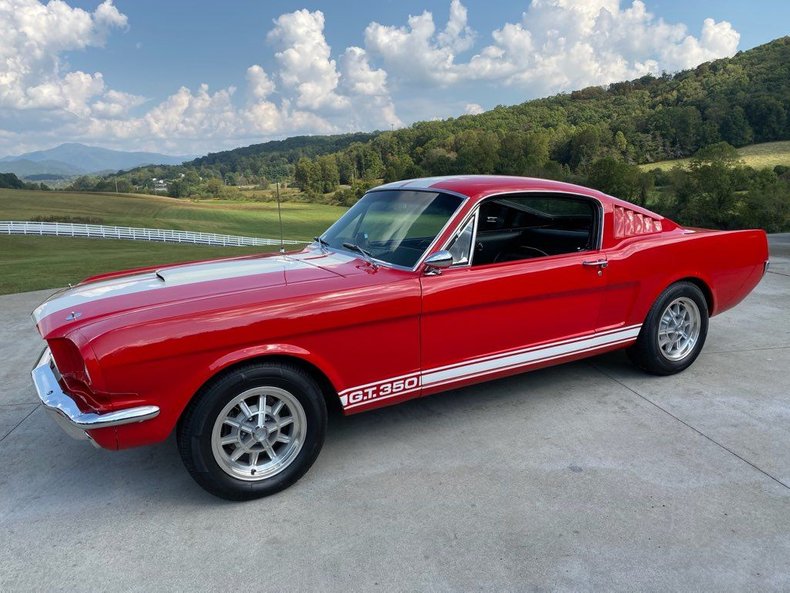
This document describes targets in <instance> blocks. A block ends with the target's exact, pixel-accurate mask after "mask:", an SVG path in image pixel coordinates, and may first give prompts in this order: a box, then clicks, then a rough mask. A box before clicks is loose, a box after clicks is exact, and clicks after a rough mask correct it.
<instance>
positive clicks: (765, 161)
mask: <svg viewBox="0 0 790 593" xmlns="http://www.w3.org/2000/svg"><path fill="white" fill-rule="evenodd" d="M738 156H739V157H740V160H741V162H743V164H744V165H747V166H749V167H754V168H755V169H764V168H771V169H773V168H774V167H775V166H776V165H785V166H788V167H790V141H785V142H765V143H763V144H752V145H750V146H744V147H743V148H739V149H738ZM690 161H691V159H676V160H673V161H659V162H656V163H647V164H644V165H639V166H640V168H641V169H642V170H643V171H650V170H652V169H662V170H664V171H668V170H669V169H672V168H673V167H675V166H680V167H683V168H685V167H688V164H689V162H690Z"/></svg>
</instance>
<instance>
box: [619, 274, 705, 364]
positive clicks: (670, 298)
mask: <svg viewBox="0 0 790 593" xmlns="http://www.w3.org/2000/svg"><path fill="white" fill-rule="evenodd" d="M677 303H680V306H682V307H683V308H684V309H688V313H689V315H690V316H691V317H693V315H694V307H693V306H692V305H691V303H693V304H694V305H696V308H697V312H698V314H699V320H698V332H699V333H698V335H697V337H696V340H695V341H694V343H693V345H689V346H687V350H681V351H679V352H677V353H675V354H671V353H670V354H668V353H667V352H666V351H665V350H664V349H662V347H661V346H660V345H659V331H660V327H661V319H662V316H663V315H664V314H665V312H667V309H668V307H669V306H670V305H673V304H674V305H675V306H677ZM670 316H671V315H670ZM707 335H708V304H707V301H706V300H705V295H703V294H702V291H701V290H700V289H699V287H698V286H697V285H695V284H692V283H691V282H677V283H675V284H673V285H671V286H670V287H668V288H667V289H666V290H664V292H662V293H661V295H659V297H658V299H656V302H655V303H653V306H652V307H651V308H650V311H649V312H648V314H647V317H646V318H645V322H644V324H643V325H642V329H641V330H640V332H639V336H638V338H637V340H636V343H635V344H634V345H633V346H631V347H630V348H628V349H627V351H626V352H627V354H628V357H629V358H630V359H631V362H633V363H634V364H635V365H636V366H638V367H639V368H641V369H643V370H645V371H647V372H648V373H652V374H654V375H672V374H674V373H679V372H680V371H682V370H685V369H687V368H688V367H689V366H691V364H692V363H693V362H694V361H695V360H696V358H697V356H699V353H700V352H701V351H702V347H703V345H704V344H705V338H706V337H707Z"/></svg>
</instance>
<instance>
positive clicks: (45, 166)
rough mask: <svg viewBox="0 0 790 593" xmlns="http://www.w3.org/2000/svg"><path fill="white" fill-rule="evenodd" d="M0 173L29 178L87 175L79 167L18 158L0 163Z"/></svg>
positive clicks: (49, 161) (59, 162)
mask: <svg viewBox="0 0 790 593" xmlns="http://www.w3.org/2000/svg"><path fill="white" fill-rule="evenodd" d="M0 173H14V174H15V175H16V176H17V177H30V176H32V175H36V176H38V175H47V176H51V177H53V178H54V177H64V176H65V177H73V176H74V175H84V174H85V173H87V171H85V170H84V169H81V168H79V167H72V166H71V165H69V164H67V163H64V162H62V161H53V160H49V159H47V160H44V161H31V160H30V159H23V158H20V159H18V160H15V161H0Z"/></svg>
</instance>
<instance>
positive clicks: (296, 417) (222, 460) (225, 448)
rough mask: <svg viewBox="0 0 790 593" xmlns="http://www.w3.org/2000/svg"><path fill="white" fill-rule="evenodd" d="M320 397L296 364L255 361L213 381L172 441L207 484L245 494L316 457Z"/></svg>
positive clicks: (284, 479)
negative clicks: (175, 439)
mask: <svg viewBox="0 0 790 593" xmlns="http://www.w3.org/2000/svg"><path fill="white" fill-rule="evenodd" d="M326 417H327V413H326V404H325V401H324V398H323V396H322V394H321V390H320V388H319V387H318V385H317V384H316V382H315V380H314V379H313V378H312V377H311V376H310V375H309V374H307V373H305V372H304V371H303V370H302V369H300V368H298V367H295V366H292V365H288V364H281V363H259V364H252V365H249V366H245V367H242V368H238V369H235V370H233V371H231V372H230V373H228V374H227V375H225V376H224V377H222V378H221V379H220V380H218V381H216V382H215V383H214V384H212V385H211V386H210V387H209V388H208V389H206V390H205V391H204V392H203V393H201V394H199V395H198V396H197V399H196V400H195V401H194V402H193V404H192V405H190V406H189V408H188V409H187V410H186V412H185V413H184V416H183V418H182V420H181V422H180V424H179V427H178V435H177V442H178V449H179V452H180V453H181V458H182V460H183V461H184V465H185V466H186V468H187V470H189V473H190V474H191V475H192V477H193V478H194V479H195V481H196V482H197V483H198V484H200V486H202V487H203V488H204V489H206V490H207V491H208V492H210V493H212V494H214V495H216V496H219V497H221V498H225V499H228V500H249V499H253V498H259V497H262V496H268V495H269V494H274V493H275V492H279V491H280V490H283V489H284V488H287V487H288V486H290V485H291V484H293V483H294V482H296V481H297V480H298V479H299V478H301V477H302V476H303V475H304V474H305V472H307V470H308V469H309V468H310V466H311V465H312V464H313V462H314V461H315V459H316V457H318V453H319V451H320V450H321V446H322V445H323V442H324V435H325V433H326Z"/></svg>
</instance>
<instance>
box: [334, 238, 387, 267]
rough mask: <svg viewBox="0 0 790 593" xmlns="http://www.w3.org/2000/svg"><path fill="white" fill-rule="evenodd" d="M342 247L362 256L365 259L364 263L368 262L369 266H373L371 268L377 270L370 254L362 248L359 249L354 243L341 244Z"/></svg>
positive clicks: (376, 265)
mask: <svg viewBox="0 0 790 593" xmlns="http://www.w3.org/2000/svg"><path fill="white" fill-rule="evenodd" d="M343 247H345V248H346V249H351V250H352V251H356V252H357V253H360V254H362V257H363V258H365V261H366V262H368V263H369V264H370V265H371V266H373V268H375V269H378V267H379V265H378V264H377V263H376V262H375V261H373V256H372V255H371V254H370V252H369V251H368V250H367V249H362V247H360V246H359V245H357V244H356V243H343Z"/></svg>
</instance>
